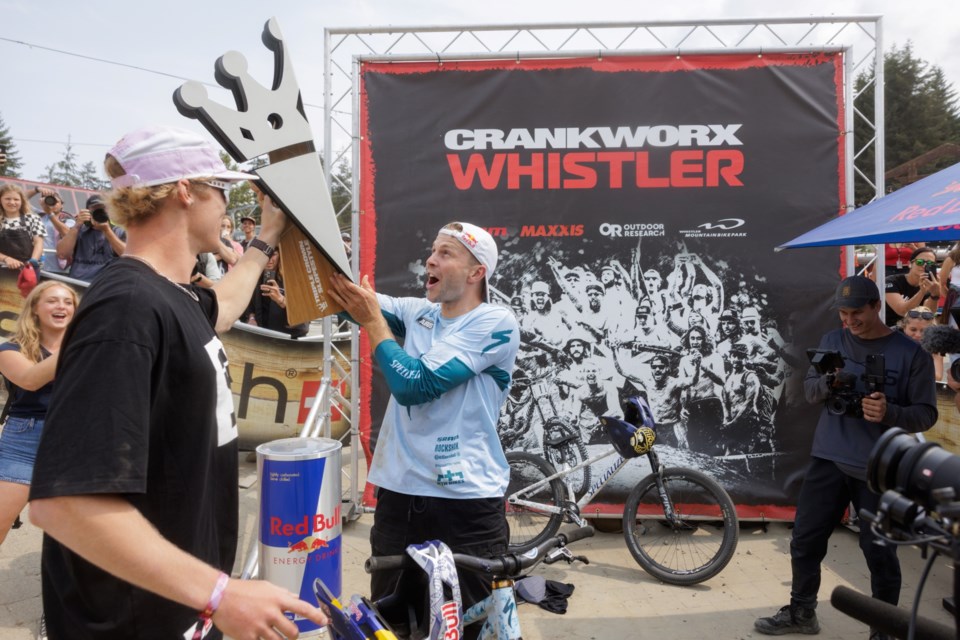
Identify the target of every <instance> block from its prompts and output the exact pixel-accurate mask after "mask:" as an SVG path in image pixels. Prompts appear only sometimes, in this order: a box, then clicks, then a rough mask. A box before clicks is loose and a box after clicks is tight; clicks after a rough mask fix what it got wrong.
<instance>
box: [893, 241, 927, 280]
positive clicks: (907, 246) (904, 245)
mask: <svg viewBox="0 0 960 640" xmlns="http://www.w3.org/2000/svg"><path fill="white" fill-rule="evenodd" d="M925 246H927V243H926V242H895V243H893V244H888V245H884V250H883V265H884V268H883V271H884V274H885V275H886V276H895V275H897V274H901V273H906V272H907V271H909V270H910V255H911V254H912V253H913V252H914V251H916V250H917V249H919V248H921V247H925Z"/></svg>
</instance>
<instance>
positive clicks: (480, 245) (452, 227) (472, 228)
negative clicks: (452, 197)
mask: <svg viewBox="0 0 960 640" xmlns="http://www.w3.org/2000/svg"><path fill="white" fill-rule="evenodd" d="M458 227H459V228H458ZM440 233H442V234H443V235H447V236H453V237H454V238H456V239H457V240H459V241H460V243H461V244H462V245H463V246H465V247H466V248H467V251H469V252H470V253H471V254H473V257H474V258H476V259H477V261H478V262H479V263H480V264H482V265H483V266H484V267H486V273H485V274H484V285H486V291H485V294H484V295H485V299H486V301H487V302H490V276H492V275H493V272H494V271H495V270H496V268H497V258H498V256H499V253H498V252H497V243H496V242H494V241H493V236H491V235H490V234H489V233H487V231H486V230H485V229H481V228H480V227H478V226H477V225H475V224H470V223H469V222H451V223H450V224H448V225H446V226H444V227H443V228H442V229H440Z"/></svg>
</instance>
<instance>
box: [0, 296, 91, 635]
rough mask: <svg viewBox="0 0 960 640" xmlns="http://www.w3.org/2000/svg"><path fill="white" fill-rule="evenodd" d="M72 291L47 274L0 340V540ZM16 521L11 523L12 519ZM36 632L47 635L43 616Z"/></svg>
mask: <svg viewBox="0 0 960 640" xmlns="http://www.w3.org/2000/svg"><path fill="white" fill-rule="evenodd" d="M77 302H78V300H77V294H76V292H75V291H74V290H73V289H71V288H70V287H68V286H67V285H65V284H63V283H61V282H56V281H53V280H48V281H47V282H43V283H41V284H39V285H38V286H36V287H34V289H33V291H31V292H30V293H29V294H28V295H27V297H26V300H24V303H23V309H22V310H21V312H20V316H19V317H18V318H17V323H16V328H15V329H14V335H13V338H12V339H11V340H10V341H9V342H5V343H3V344H0V374H3V378H4V380H5V382H6V387H7V403H6V405H5V406H4V408H3V418H2V419H0V421H2V422H3V427H2V431H0V545H2V544H3V541H4V540H5V539H6V537H7V534H8V533H9V532H10V529H11V528H12V527H16V526H19V514H20V512H21V511H23V508H24V507H25V506H26V505H27V497H28V495H29V493H30V478H31V477H32V476H33V464H34V461H35V460H36V458H37V447H38V446H39V444H40V435H41V433H42V432H43V423H44V420H45V418H46V415H47V407H48V406H49V404H50V396H51V395H53V378H54V373H55V371H56V368H57V354H58V353H59V352H60V345H61V343H62V341H63V335H64V333H65V332H66V330H67V325H69V324H70V321H71V320H72V319H73V313H74V311H75V310H76V308H77ZM15 523H16V524H15ZM39 626H40V632H39V634H38V637H40V638H42V640H46V637H47V631H46V617H45V616H43V615H41V617H40V625H39Z"/></svg>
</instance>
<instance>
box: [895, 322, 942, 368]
mask: <svg viewBox="0 0 960 640" xmlns="http://www.w3.org/2000/svg"><path fill="white" fill-rule="evenodd" d="M935 317H936V314H934V312H933V310H932V309H930V307H917V308H916V309H910V310H909V311H907V315H905V316H904V317H902V318H900V320H899V321H898V322H897V326H898V327H899V328H900V330H901V331H903V333H905V334H906V336H907V337H908V338H910V339H911V340H913V341H914V342H916V343H918V344H919V342H920V340H921V339H922V338H923V332H924V331H926V330H927V327H929V326H930V325H932V324H933V322H934V318H935ZM930 355H931V356H933V366H934V369H935V371H936V374H937V380H938V381H939V380H943V356H942V355H941V354H939V353H931V354H930Z"/></svg>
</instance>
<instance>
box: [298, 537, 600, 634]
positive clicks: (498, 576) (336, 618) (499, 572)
mask: <svg viewBox="0 0 960 640" xmlns="http://www.w3.org/2000/svg"><path fill="white" fill-rule="evenodd" d="M593 533H594V530H593V527H591V526H582V527H580V528H578V529H574V530H572V531H570V532H567V533H560V534H557V535H555V536H552V537H549V538H547V539H546V540H543V541H542V542H540V543H539V544H538V545H536V546H534V547H532V548H530V549H528V550H527V551H525V552H524V553H507V554H505V555H502V556H500V557H497V558H479V557H476V556H471V555H466V554H460V553H454V554H451V558H452V561H453V563H454V564H455V565H456V567H457V568H458V569H464V570H467V571H473V572H476V573H480V574H483V575H487V576H490V579H491V585H492V587H493V592H492V593H491V594H490V595H489V596H487V597H486V598H485V599H484V600H482V601H480V602H478V603H476V604H475V605H473V606H472V607H470V608H469V609H468V610H466V611H461V610H460V606H459V602H458V601H456V600H451V599H449V593H437V592H436V590H435V589H434V588H433V587H431V593H430V594H429V600H428V599H427V598H425V599H424V605H425V606H424V609H423V611H421V612H420V613H419V614H418V615H417V616H416V618H417V620H416V621H415V623H414V624H412V625H411V627H412V630H413V631H412V633H411V636H410V637H411V638H428V637H443V638H448V637H449V638H459V637H461V636H462V633H463V626H465V625H468V624H472V623H474V622H477V621H480V620H483V621H484V622H483V627H482V629H481V630H480V640H520V639H521V638H522V636H521V632H520V620H519V617H518V616H517V603H516V600H515V598H514V590H513V585H514V580H513V579H514V578H515V577H516V576H518V575H519V574H520V573H521V572H522V571H524V570H526V569H530V568H532V567H534V566H536V565H538V564H540V563H541V562H543V563H546V564H552V563H554V562H558V561H560V560H564V561H566V562H568V563H570V562H573V561H574V560H582V561H584V562H587V560H586V558H582V557H575V556H573V554H572V553H571V552H570V550H569V549H567V548H566V545H568V544H570V543H573V542H576V541H577V540H582V539H584V538H589V537H590V536H592V535H593ZM429 544H431V543H427V545H429ZM427 545H412V546H414V547H420V546H427ZM410 553H411V552H410V551H409V550H408V554H406V555H396V556H374V557H371V558H368V559H367V561H366V563H365V564H364V569H365V570H366V572H367V573H372V572H374V571H393V570H396V569H401V568H403V569H413V570H416V569H420V568H421V567H420V565H419V564H417V562H416V561H415V560H414V558H413V556H412V555H410ZM453 579H454V580H455V579H456V573H455V572H454V574H453ZM444 591H447V589H444ZM314 593H315V595H316V596H317V602H319V603H320V606H321V608H323V609H324V611H325V612H326V613H327V617H328V618H330V626H329V627H328V629H329V631H330V632H331V634H332V637H333V640H374V639H375V640H395V638H396V635H395V634H394V632H393V631H392V630H391V629H390V626H389V625H388V624H387V623H386V622H385V621H384V619H383V618H382V617H381V615H380V608H381V607H390V606H392V605H393V602H391V601H393V600H395V599H400V598H402V597H403V596H402V594H394V595H392V596H388V597H387V598H384V599H383V600H380V601H378V602H376V603H373V602H371V601H370V600H368V599H367V598H363V597H360V596H353V598H351V601H350V603H349V604H348V605H347V606H344V605H342V604H341V603H340V602H339V601H338V600H337V599H336V597H335V596H334V595H333V594H331V593H330V592H329V590H328V589H327V588H326V585H324V584H323V582H322V581H321V580H320V579H317V580H316V581H315V583H314ZM441 596H445V597H441Z"/></svg>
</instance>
